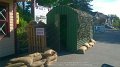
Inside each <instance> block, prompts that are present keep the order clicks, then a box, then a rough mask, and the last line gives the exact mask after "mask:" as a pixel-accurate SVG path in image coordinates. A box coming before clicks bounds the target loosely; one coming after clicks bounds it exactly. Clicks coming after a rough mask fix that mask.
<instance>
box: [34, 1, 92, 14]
mask: <svg viewBox="0 0 120 67" xmlns="http://www.w3.org/2000/svg"><path fill="white" fill-rule="evenodd" d="M36 1H37V2H38V4H39V5H42V6H48V7H54V6H59V5H68V6H71V7H73V8H75V9H80V10H83V11H86V12H90V11H91V10H92V8H91V7H90V6H91V5H90V4H89V3H90V2H91V1H93V0H36Z"/></svg>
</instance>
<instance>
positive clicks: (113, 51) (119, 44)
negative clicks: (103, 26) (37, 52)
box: [50, 30, 120, 67]
mask: <svg viewBox="0 0 120 67" xmlns="http://www.w3.org/2000/svg"><path fill="white" fill-rule="evenodd" d="M94 39H95V40H96V41H97V43H96V44H95V46H94V47H92V48H90V49H88V50H87V51H86V53H85V54H72V53H68V52H66V53H61V54H60V56H59V57H58V61H57V62H55V63H54V64H53V65H51V66H50V67H120V31H112V30H111V31H107V32H105V33H97V34H95V35H94Z"/></svg>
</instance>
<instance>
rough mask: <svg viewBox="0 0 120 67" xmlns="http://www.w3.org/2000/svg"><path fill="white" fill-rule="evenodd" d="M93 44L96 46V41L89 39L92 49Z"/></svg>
mask: <svg viewBox="0 0 120 67" xmlns="http://www.w3.org/2000/svg"><path fill="white" fill-rule="evenodd" d="M95 44H96V41H95V40H94V39H90V41H89V45H90V46H92V47H93V46H94V45H95Z"/></svg>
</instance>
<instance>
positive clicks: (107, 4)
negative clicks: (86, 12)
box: [90, 0, 120, 17]
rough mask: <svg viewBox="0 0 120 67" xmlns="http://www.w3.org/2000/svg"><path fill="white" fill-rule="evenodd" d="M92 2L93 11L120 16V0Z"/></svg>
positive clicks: (94, 0) (97, 0) (96, 0)
mask: <svg viewBox="0 0 120 67" xmlns="http://www.w3.org/2000/svg"><path fill="white" fill-rule="evenodd" d="M90 4H91V5H93V6H92V8H93V11H98V12H101V13H104V14H106V15H108V14H115V15H117V16H118V17H120V0H93V1H92V2H91V3H90Z"/></svg>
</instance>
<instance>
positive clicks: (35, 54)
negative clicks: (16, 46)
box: [28, 52, 42, 62]
mask: <svg viewBox="0 0 120 67" xmlns="http://www.w3.org/2000/svg"><path fill="white" fill-rule="evenodd" d="M28 56H30V57H33V62H35V61H39V60H41V59H42V55H41V53H38V52H36V53H33V54H29V55H28Z"/></svg>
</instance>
